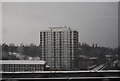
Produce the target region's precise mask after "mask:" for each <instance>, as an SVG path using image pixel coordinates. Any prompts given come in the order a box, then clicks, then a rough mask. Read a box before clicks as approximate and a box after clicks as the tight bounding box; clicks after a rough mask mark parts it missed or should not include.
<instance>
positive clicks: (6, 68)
mask: <svg viewBox="0 0 120 81" xmlns="http://www.w3.org/2000/svg"><path fill="white" fill-rule="evenodd" d="M0 63H2V71H3V72H28V71H29V72H34V71H43V70H44V69H45V66H46V62H45V61H43V60H1V62H0Z"/></svg>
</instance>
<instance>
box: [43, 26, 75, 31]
mask: <svg viewBox="0 0 120 81" xmlns="http://www.w3.org/2000/svg"><path fill="white" fill-rule="evenodd" d="M70 30H72V31H74V30H73V29H71V28H70V27H67V26H64V27H61V26H60V27H57V26H54V27H49V29H47V30H43V31H70ZM75 31H76V30H75Z"/></svg>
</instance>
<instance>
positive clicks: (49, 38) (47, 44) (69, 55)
mask: <svg viewBox="0 0 120 81" xmlns="http://www.w3.org/2000/svg"><path fill="white" fill-rule="evenodd" d="M40 46H41V54H42V56H41V59H42V60H45V61H46V63H47V64H48V65H49V66H50V67H51V68H54V69H55V68H56V69H73V68H74V63H75V61H74V59H75V58H76V55H77V49H78V31H76V30H72V29H71V28H70V27H50V29H49V30H46V31H41V32H40Z"/></svg>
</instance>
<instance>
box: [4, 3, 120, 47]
mask: <svg viewBox="0 0 120 81" xmlns="http://www.w3.org/2000/svg"><path fill="white" fill-rule="evenodd" d="M2 17H3V18H2V27H3V28H2V35H3V39H2V42H5V43H7V44H9V43H15V44H20V43H24V44H30V43H35V44H37V45H38V44H39V32H40V31H41V30H45V29H48V28H49V27H52V26H70V27H71V28H72V29H77V30H78V31H79V41H80V42H81V43H82V42H86V43H88V44H92V43H97V44H98V45H100V46H105V47H113V48H114V47H117V46H118V3H117V2H97V3H95V2H91V3H88V2H85V3H83V2H74V3H73V2H71V3H68V2H66V3H65V2H64V3H63V2H58V3H55V2H46V3H43V2H21V3H20V2H19V3H16V2H14V3H12V2H11V3H5V2H4V3H2Z"/></svg>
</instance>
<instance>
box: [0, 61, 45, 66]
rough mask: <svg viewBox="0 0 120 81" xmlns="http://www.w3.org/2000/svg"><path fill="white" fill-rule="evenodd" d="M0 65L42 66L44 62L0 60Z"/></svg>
mask: <svg viewBox="0 0 120 81" xmlns="http://www.w3.org/2000/svg"><path fill="white" fill-rule="evenodd" d="M0 63H1V64H42V65H44V64H45V63H46V62H45V61H44V60H0Z"/></svg>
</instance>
